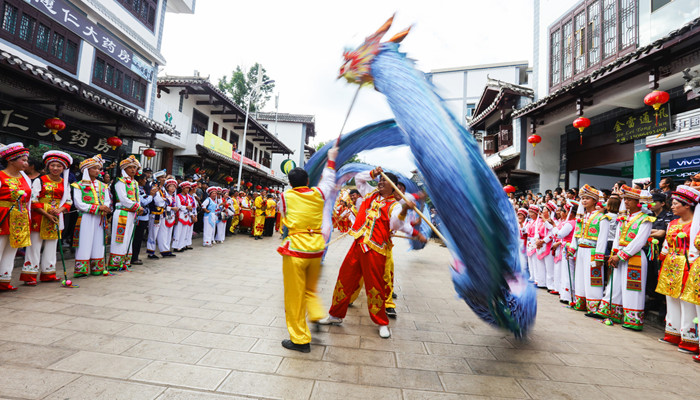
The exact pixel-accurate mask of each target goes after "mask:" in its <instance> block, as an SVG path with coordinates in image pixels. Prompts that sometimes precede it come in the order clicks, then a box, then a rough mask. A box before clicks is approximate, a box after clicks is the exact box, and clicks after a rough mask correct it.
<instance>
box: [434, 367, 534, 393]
mask: <svg viewBox="0 0 700 400" xmlns="http://www.w3.org/2000/svg"><path fill="white" fill-rule="evenodd" d="M440 379H441V380H442V383H443V385H444V386H445V389H446V390H447V391H448V392H455V393H465V394H476V395H481V396H497V397H507V398H519V399H522V398H527V397H528V395H527V394H526V393H525V391H524V390H523V389H522V388H521V387H520V385H518V382H517V381H516V380H515V379H513V378H504V377H498V376H485V375H464V374H449V373H440Z"/></svg>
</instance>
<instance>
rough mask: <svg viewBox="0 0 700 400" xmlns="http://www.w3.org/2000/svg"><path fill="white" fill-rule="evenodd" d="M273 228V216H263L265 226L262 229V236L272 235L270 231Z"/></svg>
mask: <svg viewBox="0 0 700 400" xmlns="http://www.w3.org/2000/svg"><path fill="white" fill-rule="evenodd" d="M274 230H275V217H269V218H265V228H264V229H263V236H272V232H273V231H274Z"/></svg>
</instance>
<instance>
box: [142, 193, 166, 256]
mask: <svg viewBox="0 0 700 400" xmlns="http://www.w3.org/2000/svg"><path fill="white" fill-rule="evenodd" d="M165 192H166V190H165V185H163V186H161V187H160V188H158V191H157V192H156V194H155V196H153V201H152V202H151V203H150V204H149V205H148V206H149V211H150V212H149V214H150V215H149V218H148V239H146V253H147V254H148V258H150V259H154V260H157V259H158V256H157V255H156V246H157V244H158V236H159V233H160V229H161V228H162V227H163V219H164V218H163V215H164V213H165V206H166V202H165V199H166V197H167V196H166V194H165ZM168 248H170V244H169V243H168ZM161 255H163V254H161Z"/></svg>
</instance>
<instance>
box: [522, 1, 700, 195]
mask: <svg viewBox="0 0 700 400" xmlns="http://www.w3.org/2000/svg"><path fill="white" fill-rule="evenodd" d="M539 3H540V2H539V0H535V2H534V4H535V12H536V13H538V12H539ZM698 15H700V1H697V0H674V1H646V0H643V1H638V0H585V1H578V2H576V3H573V2H572V7H571V9H570V10H569V11H567V12H566V13H564V14H563V15H561V16H560V17H559V18H557V19H556V20H554V21H549V22H550V23H549V26H548V28H547V29H541V30H539V31H540V32H541V34H540V35H539V40H536V46H535V55H534V59H535V60H543V59H544V60H546V61H545V62H539V64H538V65H536V66H535V79H534V80H535V81H536V82H537V91H536V100H535V101H534V102H532V103H531V104H528V105H526V106H524V107H521V108H518V109H517V110H515V111H514V112H513V113H512V117H513V118H516V119H519V120H520V124H521V126H525V127H527V131H528V135H529V136H533V135H537V137H538V138H539V140H541V141H540V142H539V144H537V146H536V147H535V148H533V147H532V146H529V145H528V148H529V150H528V151H522V152H521V159H522V158H524V159H525V168H526V169H527V170H529V171H531V172H533V173H536V174H538V176H539V179H538V182H537V184H534V183H533V184H532V185H530V186H529V187H524V188H520V189H532V190H533V191H544V190H545V189H554V188H556V187H562V188H565V187H580V186H582V185H583V184H586V183H587V184H591V185H593V186H596V187H598V188H601V189H609V188H610V187H612V186H613V184H614V183H615V182H616V181H618V180H620V179H623V180H626V181H627V183H631V182H632V181H633V179H634V180H637V181H644V180H651V181H652V183H656V185H655V186H657V185H658V181H659V179H660V178H661V176H663V175H664V174H671V175H674V174H675V175H677V176H676V178H677V179H678V180H682V179H683V176H684V174H687V173H688V172H689V171H670V170H671V169H673V168H671V166H674V165H676V166H677V165H679V164H677V163H678V162H683V160H685V163H686V164H687V163H692V160H693V159H694V157H695V156H696V155H700V147H699V145H700V143H699V142H698V141H697V136H698V132H697V129H698V128H699V127H698V126H697V125H698V117H697V116H698V113H697V110H698V108H700V102H698V96H697V92H698V89H697V86H698V85H697V83H698V71H700V18H698ZM535 20H536V21H537V20H538V18H536V19H535ZM543 22H545V23H547V21H543ZM537 31H538V29H536V32H537ZM536 39H537V38H536ZM540 49H541V50H542V51H546V53H545V54H544V55H542V54H540V53H539V51H540ZM541 56H542V57H541ZM653 90H659V91H664V92H666V93H668V95H669V96H668V97H669V99H668V101H667V102H665V103H664V104H662V105H660V107H659V109H658V111H655V110H654V108H652V107H651V106H649V105H646V104H645V102H644V99H645V97H646V96H647V95H648V94H650V93H651V92H652V91H653ZM579 118H583V120H579V121H580V122H582V123H583V127H584V129H583V131H580V130H579V129H577V128H574V126H573V123H574V121H575V120H577V119H579ZM693 121H695V122H693ZM693 124H696V125H693ZM586 125H588V127H585V126H586ZM686 164H683V165H684V166H685V165H686Z"/></svg>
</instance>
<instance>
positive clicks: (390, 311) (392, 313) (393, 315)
mask: <svg viewBox="0 0 700 400" xmlns="http://www.w3.org/2000/svg"><path fill="white" fill-rule="evenodd" d="M386 316H387V317H389V318H396V309H395V308H387V309H386Z"/></svg>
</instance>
